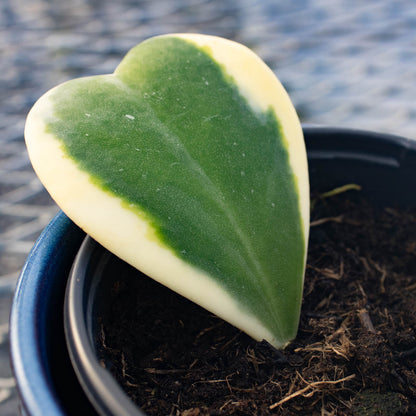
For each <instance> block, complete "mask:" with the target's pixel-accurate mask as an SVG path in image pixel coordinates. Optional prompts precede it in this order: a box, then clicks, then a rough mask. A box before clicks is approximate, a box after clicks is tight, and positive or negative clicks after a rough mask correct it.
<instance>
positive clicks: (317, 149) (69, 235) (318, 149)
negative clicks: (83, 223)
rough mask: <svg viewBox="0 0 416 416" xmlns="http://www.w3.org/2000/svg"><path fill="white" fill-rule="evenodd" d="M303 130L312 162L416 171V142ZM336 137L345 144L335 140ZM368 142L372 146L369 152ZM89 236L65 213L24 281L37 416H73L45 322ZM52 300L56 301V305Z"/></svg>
mask: <svg viewBox="0 0 416 416" xmlns="http://www.w3.org/2000/svg"><path fill="white" fill-rule="evenodd" d="M303 130H304V135H305V142H306V147H307V151H308V158H310V159H311V160H313V159H320V158H321V159H325V160H337V159H338V158H342V157H344V158H345V156H347V157H348V158H353V159H354V160H357V161H370V162H371V163H376V164H381V165H383V164H387V165H388V166H390V167H392V168H394V169H397V168H398V169H400V170H401V171H403V172H404V174H406V172H414V171H415V166H416V140H411V139H407V138H404V137H401V136H396V135H391V134H384V133H378V132H372V131H366V130H360V129H351V128H343V127H325V126H312V125H304V126H303ZM334 136H337V137H341V138H342V139H341V140H333V137H334ZM363 142H364V143H366V146H365V149H364V151H363V149H362V147H361V145H362V143H363ZM373 146H378V147H380V149H381V150H380V151H379V152H377V157H375V158H374V154H373V155H372V154H371V153H372V151H371V149H373ZM322 147H324V150H322ZM373 151H374V149H373ZM413 198H414V197H413ZM84 236H85V234H84V233H83V232H82V231H81V230H80V229H79V228H78V227H77V226H76V225H75V224H73V223H72V222H71V220H69V219H68V217H66V215H65V214H64V213H62V212H60V213H58V214H57V215H56V216H55V218H54V219H52V221H51V222H50V223H49V225H48V226H47V227H46V228H45V230H44V231H43V233H42V234H41V235H40V237H39V239H38V240H37V242H36V243H35V245H34V247H33V249H32V251H31V252H30V254H29V256H28V258H27V260H26V263H25V265H24V267H23V269H22V272H21V274H20V277H19V279H18V283H17V286H16V290H15V295H14V298H13V303H12V309H11V315H10V357H11V363H12V370H13V373H14V376H15V379H16V382H17V390H18V393H19V396H20V400H21V404H22V407H23V409H22V410H23V411H25V412H26V413H27V414H30V415H32V416H37V415H39V416H43V415H45V414H54V415H62V416H64V415H67V414H68V413H66V410H67V409H66V408H65V405H64V403H63V402H62V401H61V399H60V397H58V392H57V389H56V386H55V385H54V383H55V380H54V378H53V376H52V374H51V363H50V361H49V357H48V353H49V352H50V351H49V350H48V348H47V345H46V339H47V335H48V331H47V328H46V327H47V324H46V319H45V318H46V317H47V316H48V313H49V312H50V311H51V310H53V307H56V304H55V303H56V302H58V301H60V298H59V296H56V294H55V292H54V291H56V290H58V291H59V293H61V292H62V293H63V291H64V290H65V287H63V289H62V288H61V287H59V288H57V287H58V286H59V285H61V286H62V279H65V283H66V279H67V276H68V275H69V271H70V268H71V265H72V262H73V260H74V258H75V255H76V253H77V251H78V249H79V247H80V245H81V242H82V239H83V238H84ZM65 283H64V284H63V286H65ZM50 297H52V298H56V299H52V301H51V299H50ZM58 298H59V299H58ZM62 299H63V294H62ZM58 307H59V306H58ZM60 313H61V312H59V314H58V316H60ZM61 324H62V322H61ZM49 335H50V334H49ZM136 414H137V413H136Z"/></svg>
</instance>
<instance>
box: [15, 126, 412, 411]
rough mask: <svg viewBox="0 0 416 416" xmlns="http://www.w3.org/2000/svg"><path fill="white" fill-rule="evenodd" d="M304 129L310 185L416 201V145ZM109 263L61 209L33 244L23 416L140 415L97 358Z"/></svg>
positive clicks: (21, 296) (20, 376) (26, 287)
mask: <svg viewBox="0 0 416 416" xmlns="http://www.w3.org/2000/svg"><path fill="white" fill-rule="evenodd" d="M304 135H305V141H306V145H307V152H308V159H309V169H310V182H311V189H312V190H314V191H319V190H328V189H331V188H335V187H337V186H340V185H344V184H346V183H359V184H360V185H361V186H362V189H363V191H362V192H363V193H364V194H365V195H366V196H367V197H368V198H370V199H372V200H374V201H375V203H376V204H380V205H382V204H386V203H389V202H394V203H395V204H396V203H400V204H403V205H407V206H408V205H412V206H416V192H415V190H416V141H412V140H408V139H404V138H401V137H397V136H391V135H384V134H379V133H372V132H365V131H359V130H351V129H336V128H321V127H304ZM114 267H119V260H118V259H116V258H114V256H113V255H112V254H110V253H108V252H107V251H106V250H104V249H103V248H102V247H101V246H99V245H98V244H97V243H95V242H94V241H93V240H92V239H90V238H89V237H86V236H85V234H84V233H83V232H82V231H81V230H80V229H79V228H78V227H77V226H76V225H74V224H73V223H72V222H71V221H70V220H69V219H68V218H67V217H66V216H65V215H64V214H63V213H60V214H58V215H57V216H56V217H55V218H54V219H53V221H52V222H51V223H50V224H49V226H48V227H47V228H46V229H45V230H44V232H43V233H42V235H41V237H40V238H39V240H38V241H37V243H36V245H35V246H34V248H33V250H32V252H31V254H30V256H29V258H28V260H27V262H26V264H25V266H24V269H23V271H22V273H21V276H20V278H19V282H18V285H17V289H16V293H15V298H14V301H13V307H12V314H11V324H10V328H11V330H10V337H11V359H12V366H13V370H14V374H15V377H16V381H17V388H18V392H19V396H20V400H21V408H22V413H23V414H25V415H31V416H37V415H39V416H43V415H83V414H91V415H94V414H102V415H117V416H121V415H144V413H143V412H142V411H141V410H140V409H138V408H137V407H135V405H134V404H133V402H132V401H131V400H130V399H129V398H128V397H127V395H126V394H125V393H124V392H123V390H122V389H121V387H120V386H119V385H118V383H117V381H116V380H115V379H114V377H113V376H112V375H111V373H110V372H109V371H108V370H106V369H105V368H104V367H103V366H102V363H100V361H99V358H98V352H97V351H98V348H99V347H98V345H97V339H99V334H98V332H99V325H98V323H97V321H96V316H98V315H99V311H100V310H102V308H104V307H105V304H106V302H105V299H106V296H107V293H108V290H109V288H110V287H111V284H112V280H111V279H112V278H114V276H115V275H116V274H115V273H114ZM109 270H110V271H111V270H112V272H109ZM65 293H66V294H65ZM65 299H66V300H65ZM64 311H65V312H64ZM143 336H144V335H143Z"/></svg>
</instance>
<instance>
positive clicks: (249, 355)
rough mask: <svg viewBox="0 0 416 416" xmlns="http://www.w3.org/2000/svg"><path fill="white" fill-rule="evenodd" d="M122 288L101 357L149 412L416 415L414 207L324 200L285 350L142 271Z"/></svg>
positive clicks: (104, 330)
mask: <svg viewBox="0 0 416 416" xmlns="http://www.w3.org/2000/svg"><path fill="white" fill-rule="evenodd" d="M123 275H125V276H123ZM112 292H113V296H114V297H113V302H112V304H111V306H110V307H109V309H108V311H109V313H108V315H106V316H104V317H103V318H102V327H101V338H102V339H101V341H102V348H101V350H102V351H101V352H102V360H103V362H105V363H106V365H107V366H108V367H111V371H112V372H113V374H114V376H115V377H116V378H117V379H118V381H119V382H120V384H121V385H122V386H123V389H124V390H125V391H126V392H127V393H128V394H129V396H130V397H131V398H132V400H133V401H134V402H136V403H137V404H138V406H140V407H141V408H142V409H143V410H144V411H145V412H146V413H147V414H148V415H158V416H161V415H182V416H203V415H269V414H272V415H296V416H300V415H308V416H313V415H320V416H325V415H326V416H329V415H357V416H364V415H385V416H394V415H402V414H409V415H416V332H415V331H416V210H415V209H413V210H399V209H397V208H382V209H377V208H375V207H374V206H372V205H370V203H368V202H367V201H365V200H363V199H361V197H360V196H359V192H352V191H350V192H346V193H342V194H339V195H336V196H332V197H330V198H318V199H317V200H316V202H315V204H314V208H313V211H312V223H311V236H310V244H309V254H308V262H307V270H306V276H305V289H304V300H303V306H302V315H301V321H300V327H299V332H298V336H297V338H296V339H295V340H294V341H293V342H292V343H291V344H290V345H289V346H288V347H287V348H286V349H285V350H284V351H277V350H275V349H274V348H272V347H271V346H269V345H268V344H266V343H262V342H256V341H254V340H252V339H251V338H250V337H248V336H247V335H245V334H243V333H241V332H240V331H239V330H237V329H236V328H234V327H232V326H231V325H229V324H227V323H225V322H224V321H222V320H221V319H219V318H217V317H216V316H214V315H212V314H211V313H209V312H207V311H205V310H203V309H201V308H200V307H198V306H196V305H194V304H193V303H191V302H189V301H188V300H186V299H184V298H182V297H181V296H178V295H176V294H174V293H172V292H171V291H170V290H168V289H166V288H164V287H162V286H160V285H159V284H157V283H155V282H153V281H152V280H150V279H148V278H147V277H144V276H141V275H140V274H139V275H137V272H136V273H132V272H131V270H127V271H125V272H121V275H120V279H119V280H117V283H116V284H115V285H114V287H113V290H112ZM155 300H156V301H155Z"/></svg>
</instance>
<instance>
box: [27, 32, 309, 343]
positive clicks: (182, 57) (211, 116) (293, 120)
mask: <svg viewBox="0 0 416 416" xmlns="http://www.w3.org/2000/svg"><path fill="white" fill-rule="evenodd" d="M25 137H26V142H27V147H28V150H29V155H30V158H31V160H32V163H33V166H34V168H35V170H36V172H37V174H38V176H39V177H40V179H41V180H42V182H43V183H44V185H45V187H46V188H47V189H48V191H49V192H50V194H51V195H52V197H53V198H54V199H55V200H56V202H57V203H58V205H60V207H61V208H62V209H63V210H64V211H65V212H66V214H67V215H68V216H69V217H70V218H71V219H72V220H73V221H74V222H75V223H77V224H78V225H79V226H80V227H82V228H83V229H84V230H85V231H86V232H87V233H89V234H90V235H91V236H92V237H93V238H95V239H96V240H97V241H98V242H100V243H101V244H102V245H103V246H105V247H106V248H108V249H109V250H110V251H112V252H113V253H115V254H116V255H118V256H119V257H121V258H123V259H124V260H126V261H127V262H129V263H130V264H132V265H133V266H135V267H137V268H138V269H140V270H142V271H143V272H144V273H146V274H148V275H149V276H151V277H153V278H154V279H156V280H158V281H159V282H161V283H163V284H164V285H166V286H168V287H170V288H172V289H173V290H175V291H177V292H179V293H181V294H182V295H184V296H186V297H188V298H190V299H191V300H193V301H195V302H197V303H199V304H200V305H202V306H203V307H205V308H207V309H209V310H210V311H212V312H214V313H216V314H217V315H219V316H221V317H222V318H224V319H225V320H227V321H229V322H231V323H232V324H234V325H236V326H237V327H239V328H241V329H242V330H244V331H246V332H247V333H248V334H250V335H251V336H253V337H254V338H256V339H259V340H262V339H265V340H267V341H269V342H270V343H271V344H273V345H275V346H277V347H281V346H284V345H285V344H286V343H287V342H288V341H289V340H291V339H292V338H294V336H295V335H296V331H297V325H298V319H299V312H300V304H301V297H302V287H303V274H304V266H305V257H306V246H307V239H308V224H309V217H308V211H309V188H308V171H307V163H306V154H305V148H304V143H303V137H302V129H301V126H300V123H299V120H298V118H297V116H296V113H295V110H294V108H293V106H292V104H291V102H290V99H289V98H288V96H287V94H286V92H285V90H284V89H283V87H282V86H281V84H280V83H279V81H278V80H277V79H276V78H275V76H274V75H273V73H272V72H271V71H270V69H269V68H268V67H267V66H266V65H265V64H264V63H263V62H262V61H261V60H260V59H259V58H258V57H257V56H256V55H255V54H254V53H253V52H251V51H250V50H249V49H247V48H246V47H244V46H242V45H240V44H237V43H235V42H231V41H228V40H225V39H221V38H217V37H212V36H204V35H179V34H178V35H166V36H160V37H156V38H152V39H149V40H147V41H145V42H143V43H141V44H139V45H138V46H136V47H135V48H133V49H132V50H131V51H130V52H129V53H128V54H127V56H126V57H125V58H124V60H123V61H122V62H121V64H120V65H119V66H118V68H117V69H116V71H115V72H114V74H109V75H101V76H95V77H87V78H79V79H75V80H72V81H69V82H67V83H65V84H62V85H59V86H58V87H56V88H54V89H52V90H51V91H49V92H48V93H46V94H45V95H44V96H43V97H41V98H40V99H39V100H38V102H37V103H36V104H35V106H34V107H33V109H32V110H31V112H30V114H29V116H28V119H27V124H26V129H25ZM155 301H157V299H155ZM160 306H161V307H163V305H160Z"/></svg>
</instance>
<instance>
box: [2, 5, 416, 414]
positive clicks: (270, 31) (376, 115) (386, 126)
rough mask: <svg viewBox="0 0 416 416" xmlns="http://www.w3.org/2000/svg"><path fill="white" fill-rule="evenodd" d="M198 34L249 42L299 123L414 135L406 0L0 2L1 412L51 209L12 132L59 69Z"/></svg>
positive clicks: (18, 135) (413, 58)
mask: <svg viewBox="0 0 416 416" xmlns="http://www.w3.org/2000/svg"><path fill="white" fill-rule="evenodd" d="M170 32H199V33H205V34H212V35H219V36H223V37H227V38H230V39H233V40H236V41H239V42H241V43H243V44H245V45H247V46H249V47H250V48H252V49H253V50H254V51H255V52H257V53H258V54H259V55H260V56H261V57H262V58H263V59H264V60H265V61H266V63H267V64H268V65H269V66H270V67H271V69H272V70H273V71H274V72H275V74H276V75H277V76H278V77H279V79H280V80H281V81H282V83H283V84H284V85H285V87H286V89H287V90H288V92H289V94H290V96H291V98H292V100H293V102H294V104H295V106H296V108H297V110H298V113H299V116H300V118H301V120H302V122H303V123H311V124H320V125H330V126H345V127H352V128H361V129H369V130H375V131H380V132H386V133H393V134H397V135H402V136H405V137H408V138H416V7H415V3H414V2H413V1H412V0H234V1H231V0H143V1H133V0H0V415H2V416H12V415H13V416H14V415H17V397H16V392H15V389H14V381H13V378H12V376H11V370H10V366H9V361H8V339H7V331H8V318H9V308H10V305H11V300H12V296H13V290H14V287H15V284H16V280H17V277H18V275H19V271H20V269H21V267H22V265H23V263H24V260H25V258H26V257H27V255H28V253H29V251H30V249H31V247H32V245H33V244H34V242H35V240H36V238H37V237H38V235H39V234H40V232H41V230H42V229H43V228H44V227H45V225H46V224H47V223H48V222H49V221H50V219H51V218H52V216H53V215H55V213H56V212H57V211H58V209H57V207H56V206H55V205H54V203H53V201H52V200H51V199H50V198H49V196H48V195H47V193H46V191H44V189H43V187H42V185H41V184H40V183H39V181H38V180H37V178H36V176H35V174H34V172H33V170H32V168H31V166H30V162H29V159H28V156H27V154H26V149H25V145H24V139H23V130H24V123H25V118H26V114H27V112H28V111H29V109H30V107H31V106H32V105H33V103H34V102H35V100H36V99H37V98H38V97H39V96H40V95H42V94H43V93H44V92H46V91H47V90H48V89H49V88H51V87H53V86H54V85H56V84H58V83H60V82H63V81H66V80H68V79H71V78H74V77H79V76H85V75H95V74H104V73H109V72H112V71H113V70H114V68H115V67H116V66H117V64H118V63H119V62H120V59H121V58H122V57H123V56H124V55H125V53H126V52H127V51H128V50H129V49H130V48H131V47H133V46H134V45H136V44H137V43H139V42H140V41H142V40H144V39H146V38H148V37H150V36H154V35H159V34H163V33H170Z"/></svg>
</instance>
